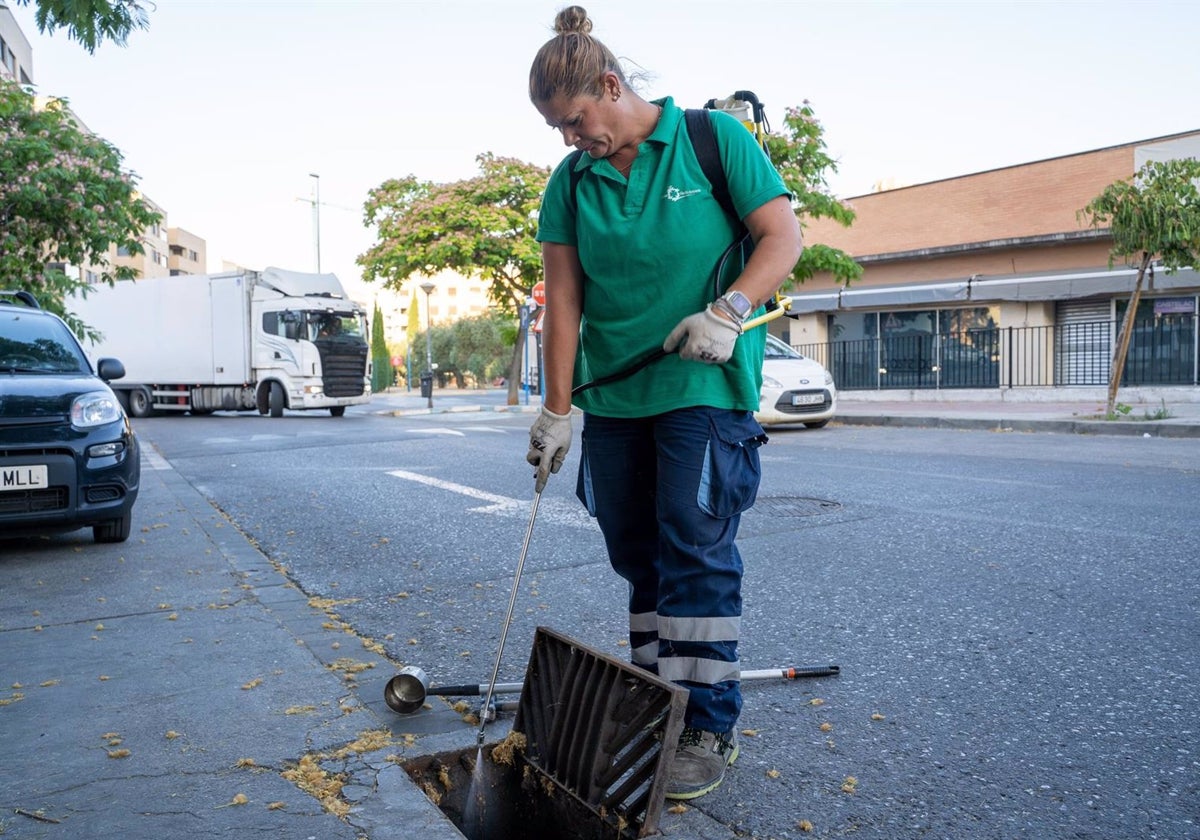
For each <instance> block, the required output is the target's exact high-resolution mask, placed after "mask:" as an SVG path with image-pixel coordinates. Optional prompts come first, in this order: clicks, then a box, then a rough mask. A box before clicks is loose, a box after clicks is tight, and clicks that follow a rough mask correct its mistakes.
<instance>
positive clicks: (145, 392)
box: [129, 388, 154, 417]
mask: <svg viewBox="0 0 1200 840" xmlns="http://www.w3.org/2000/svg"><path fill="white" fill-rule="evenodd" d="M153 413H154V398H153V397H151V396H150V389H149V388H134V389H133V390H131V391H130V392H129V414H130V416H131V417H149V416H150V415H152V414H153Z"/></svg>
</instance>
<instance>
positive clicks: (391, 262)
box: [358, 152, 550, 403]
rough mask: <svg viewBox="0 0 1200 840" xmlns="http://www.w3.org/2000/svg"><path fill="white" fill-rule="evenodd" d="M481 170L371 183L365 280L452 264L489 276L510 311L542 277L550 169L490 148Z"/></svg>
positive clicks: (495, 299)
mask: <svg viewBox="0 0 1200 840" xmlns="http://www.w3.org/2000/svg"><path fill="white" fill-rule="evenodd" d="M475 160H476V162H477V163H478V164H479V170H480V172H479V175H477V176H475V177H474V178H468V179H467V180H464V181H455V182H453V183H449V184H435V183H431V182H428V181H420V180H417V178H415V177H414V176H412V175H409V176H406V177H404V178H398V179H393V180H389V181H385V182H384V183H383V184H381V185H380V186H379V187H376V188H375V189H373V190H371V191H370V193H369V194H368V196H367V201H366V204H365V205H364V221H365V223H366V224H367V225H368V226H370V225H375V226H376V228H377V229H378V236H379V238H378V241H377V242H376V243H375V245H373V246H372V247H371V248H370V249H369V250H368V251H367V252H366V253H364V254H361V255H359V257H358V264H359V265H361V266H362V267H363V279H364V280H366V281H367V282H376V281H379V282H382V283H383V284H384V285H385V286H386V287H388V288H392V289H399V288H400V287H401V286H402V285H403V284H404V282H405V281H406V280H407V279H408V278H410V277H413V276H432V275H434V274H437V273H438V272H439V271H442V270H444V269H450V270H452V271H455V272H457V273H459V274H461V275H463V276H467V277H482V278H483V279H484V280H486V281H488V297H489V298H490V300H491V301H492V303H493V304H495V305H496V308H497V309H498V310H499V311H501V312H506V313H510V314H515V313H516V312H517V309H518V307H520V306H521V304H523V303H524V302H525V300H526V298H528V297H529V294H530V292H531V290H532V289H533V284H534V283H536V282H537V281H538V280H539V279H541V273H542V259H541V248H540V247H539V246H538V243H537V241H536V235H537V210H538V206H539V204H540V202H541V196H542V192H543V191H544V190H545V188H546V181H547V180H548V179H549V177H550V170H549V169H547V168H545V167H541V166H534V165H533V164H530V163H524V162H522V161H519V160H515V159H513V158H503V157H497V156H495V155H493V154H492V153H490V152H486V153H484V154H481V155H479V156H478V157H477V158H476V159H475ZM519 346H520V343H519V342H518V343H517V345H514V350H513V354H512V358H511V360H510V363H509V370H510V376H509V379H510V387H509V402H510V403H515V402H516V399H517V391H516V384H515V381H514V380H516V379H517V378H518V377H517V373H518V371H519V366H520V355H519V353H518V352H517V349H516V348H517V347H519Z"/></svg>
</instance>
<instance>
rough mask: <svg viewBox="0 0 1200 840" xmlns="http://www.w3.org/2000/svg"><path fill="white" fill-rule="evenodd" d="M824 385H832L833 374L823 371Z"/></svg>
mask: <svg viewBox="0 0 1200 840" xmlns="http://www.w3.org/2000/svg"><path fill="white" fill-rule="evenodd" d="M825 384H826V385H832V384H833V374H832V373H830V372H829V371H825Z"/></svg>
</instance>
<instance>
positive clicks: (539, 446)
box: [525, 406, 571, 493]
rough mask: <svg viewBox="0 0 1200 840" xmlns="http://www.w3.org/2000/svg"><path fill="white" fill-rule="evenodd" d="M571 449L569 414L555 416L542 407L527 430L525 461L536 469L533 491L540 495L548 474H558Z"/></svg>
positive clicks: (548, 476)
mask: <svg viewBox="0 0 1200 840" xmlns="http://www.w3.org/2000/svg"><path fill="white" fill-rule="evenodd" d="M570 448H571V412H570V411H568V412H567V413H566V414H555V413H554V412H553V411H551V410H550V409H548V408H546V407H545V406H542V413H541V414H539V415H538V418H537V420H534V421H533V426H532V427H531V428H530V429H529V454H528V455H526V456H525V460H526V461H528V462H529V463H531V464H533V466H535V467H537V470H536V471H535V472H534V474H533V476H534V481H535V484H534V489H535V490H536V491H537V492H538V493H541V492H542V489H543V488H545V486H546V481H547V479H549V478H550V473H556V472H558V470H559V468H560V467H562V465H563V461H564V460H565V459H566V457H567V450H568V449H570Z"/></svg>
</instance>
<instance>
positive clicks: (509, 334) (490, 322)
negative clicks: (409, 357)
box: [419, 312, 515, 388]
mask: <svg viewBox="0 0 1200 840" xmlns="http://www.w3.org/2000/svg"><path fill="white" fill-rule="evenodd" d="M512 320H513V319H512V318H510V317H509V316H507V315H502V314H500V313H497V312H492V313H487V314H484V315H475V316H473V317H470V318H461V319H459V320H457V321H454V322H453V323H450V324H439V325H436V326H434V327H433V329H432V332H431V333H430V341H431V344H432V346H433V358H434V361H435V362H436V363H437V371H436V373H437V378H438V382H439V384H441V385H445V384H446V383H448V382H449V381H450V380H451V379H453V380H454V382H455V384H456V385H457V386H458V387H459V388H469V387H486V385H487V384H488V383H489V382H491V381H492V380H493V379H495V378H496V377H497V376H500V375H503V374H504V371H505V369H506V367H507V366H508V362H509V356H511V354H512V347H513V340H514V338H515V335H514V332H513V330H512V328H511V325H512ZM424 340H425V339H424V334H422V335H421V338H420V339H419V341H422V342H423V341H424Z"/></svg>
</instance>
